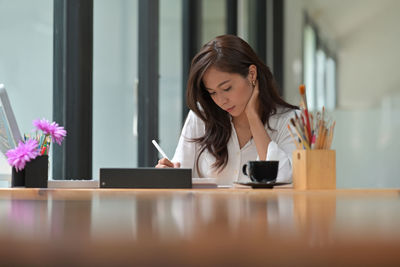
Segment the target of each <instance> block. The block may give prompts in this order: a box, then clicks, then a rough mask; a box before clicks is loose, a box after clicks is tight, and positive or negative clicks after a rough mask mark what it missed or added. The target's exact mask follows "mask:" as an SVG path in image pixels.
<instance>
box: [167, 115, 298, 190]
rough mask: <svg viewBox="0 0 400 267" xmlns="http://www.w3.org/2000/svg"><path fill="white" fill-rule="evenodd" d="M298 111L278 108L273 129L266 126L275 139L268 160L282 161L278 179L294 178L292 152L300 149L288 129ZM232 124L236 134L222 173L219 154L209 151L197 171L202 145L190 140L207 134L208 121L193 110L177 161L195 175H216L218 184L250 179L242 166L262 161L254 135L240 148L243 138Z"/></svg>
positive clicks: (183, 131)
mask: <svg viewBox="0 0 400 267" xmlns="http://www.w3.org/2000/svg"><path fill="white" fill-rule="evenodd" d="M294 112H295V111H294V110H287V111H286V112H285V111H283V109H278V110H277V113H276V114H274V115H272V116H271V117H270V118H269V123H270V126H271V128H272V129H275V130H276V131H271V130H269V129H268V126H267V125H265V129H266V130H267V133H268V135H269V136H270V138H271V142H270V143H269V145H268V151H267V157H266V159H267V160H279V171H278V177H277V182H291V181H292V152H293V150H295V149H296V146H295V144H294V142H293V139H292V138H291V136H290V133H289V130H288V128H287V125H288V123H289V122H290V119H291V118H293V117H294ZM231 126H232V134H231V137H230V139H229V141H228V145H227V146H228V155H229V157H228V163H227V165H226V166H225V168H224V169H223V170H222V171H221V172H218V171H217V170H216V169H214V168H212V164H213V163H214V162H215V157H214V156H213V155H212V154H211V153H209V152H208V150H205V151H204V152H203V153H202V154H201V156H200V158H199V162H198V163H199V171H200V172H198V171H197V166H196V159H197V156H198V154H199V152H200V145H199V144H198V143H196V142H190V140H191V139H192V138H198V137H202V136H203V135H204V133H205V125H204V122H203V121H202V120H201V119H200V118H199V117H197V115H196V114H195V113H194V112H193V111H190V112H189V114H188V116H187V118H186V122H185V125H184V126H183V129H182V133H181V136H180V138H179V142H178V146H177V148H176V151H175V155H174V157H173V159H172V161H173V162H180V163H181V168H191V169H192V176H193V177H210V178H211V177H212V178H216V179H217V184H218V185H232V184H233V183H234V182H250V178H249V177H247V176H245V175H244V174H243V173H242V166H243V165H244V164H245V163H247V162H248V161H251V160H259V157H258V154H257V149H256V145H255V143H254V140H253V138H252V139H250V141H249V142H248V143H247V144H246V145H245V146H243V147H242V148H241V149H240V147H239V141H238V138H237V135H236V131H235V127H234V126H233V123H232V119H231Z"/></svg>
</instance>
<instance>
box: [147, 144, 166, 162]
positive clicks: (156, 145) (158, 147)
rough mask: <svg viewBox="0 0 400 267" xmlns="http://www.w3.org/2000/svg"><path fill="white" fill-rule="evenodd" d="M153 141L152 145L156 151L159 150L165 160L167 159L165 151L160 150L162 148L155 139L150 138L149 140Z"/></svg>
mask: <svg viewBox="0 0 400 267" xmlns="http://www.w3.org/2000/svg"><path fill="white" fill-rule="evenodd" d="M151 142H152V143H153V145H154V146H155V147H156V148H157V150H158V152H160V154H161V155H162V156H163V157H164V158H166V159H167V160H169V158H168V157H167V155H166V154H165V152H164V151H163V150H162V148H161V147H160V146H159V145H158V144H157V142H156V140H152V141H151Z"/></svg>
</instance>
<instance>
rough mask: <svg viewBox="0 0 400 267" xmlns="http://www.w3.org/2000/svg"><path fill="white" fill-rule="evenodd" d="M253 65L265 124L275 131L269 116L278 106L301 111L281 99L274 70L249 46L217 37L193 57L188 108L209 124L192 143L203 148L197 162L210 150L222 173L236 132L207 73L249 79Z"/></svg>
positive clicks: (230, 39) (239, 41)
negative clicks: (213, 95)
mask: <svg viewBox="0 0 400 267" xmlns="http://www.w3.org/2000/svg"><path fill="white" fill-rule="evenodd" d="M250 65H255V66H256V67H257V80H258V86H259V91H260V92H259V100H260V115H261V121H262V122H263V124H264V125H265V123H267V126H268V128H269V129H271V127H270V125H269V117H270V116H271V115H273V114H275V113H276V112H277V107H278V106H282V107H286V108H288V109H297V107H296V106H293V105H290V104H288V103H287V102H285V101H284V100H283V99H282V98H281V97H280V96H279V94H278V90H277V85H276V82H275V79H274V77H273V75H272V73H271V71H270V70H269V68H268V67H267V66H266V65H265V64H264V63H263V62H262V61H261V60H260V59H259V58H258V56H257V55H256V53H254V51H253V49H252V48H251V47H250V46H249V44H247V43H246V42H245V41H243V40H242V39H241V38H239V37H237V36H234V35H221V36H218V37H216V38H215V39H213V40H211V41H210V42H208V43H207V44H205V45H204V46H203V47H202V48H201V49H200V51H199V53H197V55H196V56H195V57H194V58H193V60H192V64H191V67H190V73H189V79H188V84H187V92H186V98H187V99H186V100H187V104H188V107H189V108H190V109H191V110H192V111H193V112H194V113H195V114H196V115H197V116H198V117H199V118H200V119H201V120H203V122H204V124H205V134H204V136H202V137H199V138H195V139H193V140H191V141H193V142H197V143H199V144H200V147H201V149H200V153H199V155H198V156H197V160H196V162H197V163H198V160H199V157H200V155H201V154H202V153H203V152H204V150H206V149H207V150H208V151H209V152H210V153H211V154H212V155H213V156H214V157H215V158H216V161H215V162H214V164H213V165H212V167H213V168H216V169H218V170H219V171H221V170H222V169H224V168H225V166H226V164H227V163H228V148H227V144H228V141H229V138H230V137H231V133H232V128H231V124H230V118H229V114H228V112H226V111H225V110H223V109H221V108H220V107H218V105H217V104H215V103H214V101H213V100H212V98H211V96H210V94H209V93H208V91H207V90H206V88H205V86H204V83H203V76H204V73H205V72H206V71H207V70H208V69H209V68H210V67H215V68H216V69H217V70H219V71H223V72H228V73H232V74H233V73H236V74H239V75H241V76H242V77H244V78H246V77H247V76H248V74H249V67H250ZM271 130H273V129H271ZM197 166H198V164H197ZM197 168H198V167H197Z"/></svg>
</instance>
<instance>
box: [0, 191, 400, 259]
mask: <svg viewBox="0 0 400 267" xmlns="http://www.w3.org/2000/svg"><path fill="white" fill-rule="evenodd" d="M399 193H400V191H397V190H375V191H365V190H344V191H340V190H339V191H337V190H334V191H307V192H306V191H303V192H302V191H294V190H291V189H281V190H275V189H274V190H249V189H223V190H222V189H215V190H204V189H202V190H102V189H97V190H67V189H58V190H50V189H48V190H43V189H42V190H38V189H3V190H0V244H1V248H2V249H1V250H0V255H1V256H2V259H4V261H3V262H4V263H9V264H27V265H28V264H30V263H38V264H39V263H40V264H60V262H61V263H62V264H82V265H85V264H100V265H109V264H124V263H137V264H139V265H140V264H146V265H159V264H164V263H166V262H168V265H199V266H202V265H206V264H208V265H210V264H211V265H235V266H236V265H245V266H249V265H265V264H266V263H273V264H276V265H296V266H297V265H327V264H361V265H364V264H373V265H375V264H376V265H398V264H400V256H399V253H398V250H399V248H400V230H399V225H400V194H399ZM22 251H24V257H21V252H22Z"/></svg>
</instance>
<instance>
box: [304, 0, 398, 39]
mask: <svg viewBox="0 0 400 267" xmlns="http://www.w3.org/2000/svg"><path fill="white" fill-rule="evenodd" d="M399 2H400V1H398V0H351V1H348V0H305V1H304V3H305V7H306V9H307V11H308V14H309V15H310V16H311V17H312V18H313V20H314V21H316V23H317V24H318V25H320V26H322V28H323V29H324V30H325V31H328V32H329V36H330V37H331V38H333V39H335V40H336V41H340V40H341V39H343V38H346V37H347V36H348V35H351V34H352V33H353V32H354V31H357V30H359V29H360V28H361V27H363V25H365V24H368V23H367V22H369V21H370V20H373V19H375V18H376V17H378V16H382V15H384V14H385V11H386V10H388V9H390V8H398V4H399ZM396 27H397V26H396Z"/></svg>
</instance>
